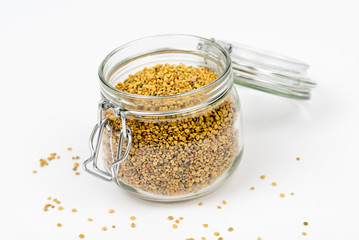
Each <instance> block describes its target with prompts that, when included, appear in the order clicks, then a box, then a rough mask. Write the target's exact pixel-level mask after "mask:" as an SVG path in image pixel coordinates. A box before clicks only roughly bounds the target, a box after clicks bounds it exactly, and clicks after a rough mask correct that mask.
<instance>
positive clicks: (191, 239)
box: [186, 238, 194, 240]
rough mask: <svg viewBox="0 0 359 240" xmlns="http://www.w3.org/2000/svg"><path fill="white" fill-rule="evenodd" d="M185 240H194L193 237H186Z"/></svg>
mask: <svg viewBox="0 0 359 240" xmlns="http://www.w3.org/2000/svg"><path fill="white" fill-rule="evenodd" d="M186 240H194V238H186Z"/></svg>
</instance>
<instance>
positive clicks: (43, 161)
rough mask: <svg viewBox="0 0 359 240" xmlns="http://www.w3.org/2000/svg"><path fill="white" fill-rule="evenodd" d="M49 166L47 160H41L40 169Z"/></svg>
mask: <svg viewBox="0 0 359 240" xmlns="http://www.w3.org/2000/svg"><path fill="white" fill-rule="evenodd" d="M47 165H49V163H48V162H46V160H45V159H42V158H41V159H40V167H43V166H47Z"/></svg>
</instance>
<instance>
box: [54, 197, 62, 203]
mask: <svg viewBox="0 0 359 240" xmlns="http://www.w3.org/2000/svg"><path fill="white" fill-rule="evenodd" d="M53 201H54V202H55V203H57V204H60V203H61V202H60V201H59V200H57V198H54V199H53Z"/></svg>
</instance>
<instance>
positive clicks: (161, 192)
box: [83, 35, 312, 202]
mask: <svg viewBox="0 0 359 240" xmlns="http://www.w3.org/2000/svg"><path fill="white" fill-rule="evenodd" d="M233 49H235V50H236V51H237V53H238V52H240V53H241V54H240V57H241V58H236V61H233V62H234V65H233V66H232V58H233V56H231V52H232V51H233ZM248 49H249V48H242V46H239V45H235V48H233V45H232V44H228V43H226V42H222V41H218V42H216V41H215V40H214V39H205V38H201V37H197V36H189V35H160V36H153V37H148V38H143V39H140V40H136V41H133V42H130V43H128V44H126V45H123V46H122V47H119V48H117V49H115V50H114V51H112V52H111V53H110V54H109V55H108V56H107V57H106V58H105V59H104V61H103V62H102V64H101V65H100V68H99V77H100V90H101V95H102V100H101V101H100V103H99V117H98V118H99V119H98V123H97V124H96V126H95V128H94V130H93V132H92V134H91V137H90V149H91V157H90V158H89V159H87V160H86V161H85V162H84V165H83V166H84V169H85V170H86V171H88V172H90V173H91V174H93V175H95V176H97V177H99V178H101V179H103V180H106V181H114V182H116V183H117V184H118V185H119V186H121V187H123V188H124V189H126V190H127V191H128V192H130V193H132V194H134V195H136V196H138V197H140V198H144V199H148V200H153V201H163V202H170V201H180V200H186V199H191V198H195V197H199V196H201V195H204V194H207V193H209V192H211V191H213V190H215V189H216V188H218V187H219V186H220V185H221V184H222V183H223V182H224V180H225V179H226V178H227V177H229V176H230V175H231V174H232V173H233V172H234V170H235V169H236V168H237V166H238V164H239V162H240V160H241V157H242V153H243V133H242V127H241V122H242V120H241V108H240V103H239V97H238V95H237V92H236V89H235V87H234V86H233V83H234V82H237V83H240V84H242V85H246V86H251V87H252V88H256V89H260V90H264V91H267V92H272V93H276V94H278V95H284V96H289V97H296V98H308V97H309V95H308V93H309V90H308V89H310V87H312V86H309V87H308V85H305V83H304V85H305V86H304V85H303V82H305V80H307V79H306V78H305V77H303V76H304V75H303V74H302V73H303V70H300V71H297V72H296V70H298V69H299V67H303V64H299V65H298V64H297V63H298V61H294V60H293V62H292V63H294V64H292V63H291V61H292V60H291V59H288V58H282V57H279V56H274V55H273V54H272V55H270V54H267V55H264V56H267V58H266V60H267V61H266V63H268V62H272V63H273V59H277V62H275V64H277V65H278V59H279V61H282V62H279V65H283V64H284V63H285V64H287V66H286V68H285V71H286V75H285V76H286V77H287V79H286V81H287V82H288V79H289V78H292V79H290V81H292V82H291V84H290V87H288V86H287V87H286V88H285V91H283V88H282V86H283V79H285V78H284V77H282V76H281V75H279V74H278V71H282V73H283V69H279V70H278V69H275V70H276V71H277V72H276V73H277V74H276V75H273V76H269V77H267V78H265V77H263V75H259V74H260V73H261V74H263V72H265V71H263V69H265V68H266V66H265V64H264V65H263V64H262V63H263V62H264V61H263V59H260V58H258V56H261V54H262V53H261V52H256V51H255V50H253V49H250V50H248ZM244 50H246V51H247V52H245V51H244ZM262 55H263V54H262ZM238 60H239V61H238ZM260 60H261V61H260ZM268 60H271V61H268ZM248 62H250V63H251V67H248V64H246V63H248ZM258 62H261V63H260V64H257V65H256V63H258ZM181 63H183V64H185V65H187V66H194V67H202V66H203V67H206V68H208V69H211V70H212V71H214V72H215V73H216V74H217V75H218V78H217V79H216V80H214V81H213V82H211V83H209V84H207V85H205V86H203V87H201V88H198V89H196V90H193V91H189V92H185V93H180V94H175V95H167V96H145V95H136V94H131V93H127V92H124V91H121V90H118V89H116V88H115V86H116V84H117V83H119V82H123V81H124V80H125V79H126V78H127V77H128V76H129V75H130V74H134V73H136V72H137V71H139V70H142V69H144V68H145V67H152V66H154V65H157V64H177V65H178V64H181ZM296 64H297V65H296ZM289 65H290V67H292V69H290V71H289V72H290V74H288V68H289ZM269 66H270V65H269ZM293 66H294V67H293ZM272 69H273V65H272ZM293 69H294V70H293ZM303 69H305V70H306V69H307V67H306V68H305V67H304V68H303ZM305 70H304V71H305ZM251 71H252V74H251ZM273 72H275V71H272V72H271V73H273ZM257 76H261V81H258V80H257V81H255V83H253V81H251V78H255V77H257ZM293 76H294V77H293ZM298 76H299V77H301V81H300V83H301V84H302V85H300V86H299V85H298V81H297V82H295V84H293V78H295V77H297V78H298ZM273 78H277V79H274V80H275V81H276V84H273V82H272V83H268V79H269V80H270V79H271V80H273ZM278 78H279V80H278ZM252 80H253V79H252ZM284 82H285V81H284ZM308 82H309V81H308ZM269 85H270V86H271V87H270V88H268V87H267V86H269ZM298 86H299V87H298ZM278 89H279V90H278ZM298 89H299V91H297V90H298ZM303 89H304V90H303ZM288 91H289V93H288ZM283 92H284V93H283ZM306 94H307V96H305V95H306ZM95 138H97V140H96V141H94V140H95ZM99 156H101V157H99ZM99 158H101V159H102V162H103V163H104V166H103V167H99V163H98V159H99ZM91 162H92V168H91V169H90V168H89V163H91Z"/></svg>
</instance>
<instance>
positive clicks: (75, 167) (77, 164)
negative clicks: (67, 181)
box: [72, 162, 80, 171]
mask: <svg viewBox="0 0 359 240" xmlns="http://www.w3.org/2000/svg"><path fill="white" fill-rule="evenodd" d="M79 165H80V164H79V163H77V162H75V163H74V167H73V168H72V170H74V171H77V168H78V166H79Z"/></svg>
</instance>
